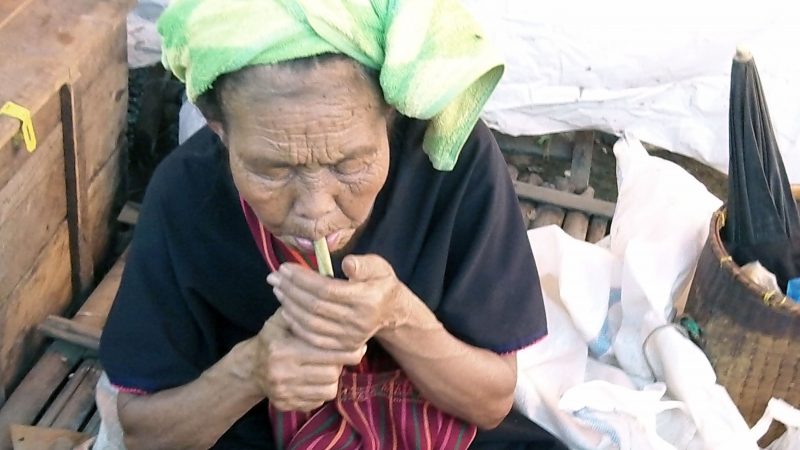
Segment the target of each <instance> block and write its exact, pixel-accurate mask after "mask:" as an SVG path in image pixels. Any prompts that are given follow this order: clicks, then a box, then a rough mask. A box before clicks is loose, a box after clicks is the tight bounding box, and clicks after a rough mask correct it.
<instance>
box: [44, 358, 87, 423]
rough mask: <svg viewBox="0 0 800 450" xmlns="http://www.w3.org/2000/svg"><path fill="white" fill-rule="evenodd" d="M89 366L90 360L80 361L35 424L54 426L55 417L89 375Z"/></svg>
mask: <svg viewBox="0 0 800 450" xmlns="http://www.w3.org/2000/svg"><path fill="white" fill-rule="evenodd" d="M90 367H91V361H86V360H84V361H83V362H81V363H80V365H79V366H78V368H77V369H76V370H75V372H74V373H72V374H71V375H70V376H69V378H68V380H67V383H66V384H65V385H64V387H62V388H61V389H60V390H59V391H58V395H56V398H55V399H53V402H52V403H50V406H48V407H47V409H46V410H45V411H44V414H42V416H41V417H40V418H39V420H37V421H36V426H39V427H52V426H54V425H53V423H54V422H55V421H56V418H58V416H59V414H61V411H63V410H64V408H65V406H66V405H67V403H69V401H70V399H71V398H72V397H73V395H75V393H76V392H77V391H78V388H79V387H80V385H81V383H83V381H84V379H86V377H87V376H88V375H89V369H90Z"/></svg>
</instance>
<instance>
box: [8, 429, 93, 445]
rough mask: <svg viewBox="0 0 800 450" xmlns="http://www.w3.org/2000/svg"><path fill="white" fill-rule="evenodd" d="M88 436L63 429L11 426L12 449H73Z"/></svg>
mask: <svg viewBox="0 0 800 450" xmlns="http://www.w3.org/2000/svg"><path fill="white" fill-rule="evenodd" d="M89 438H90V436H88V435H86V434H84V433H78V432H76V431H70V430H64V429H57V428H45V427H31V426H27V425H12V426H11V440H12V441H13V445H14V450H73V449H75V448H78V447H77V446H79V445H80V444H83V443H84V442H86V441H87V440H88V439H89Z"/></svg>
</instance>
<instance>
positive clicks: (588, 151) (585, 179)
mask: <svg viewBox="0 0 800 450" xmlns="http://www.w3.org/2000/svg"><path fill="white" fill-rule="evenodd" d="M593 147H594V132H592V131H590V130H582V131H578V132H576V133H575V147H574V149H573V150H572V166H571V168H570V175H569V180H570V183H572V188H573V190H574V191H575V193H576V194H582V193H583V191H585V190H586V188H587V187H589V176H590V174H591V171H592V153H593Z"/></svg>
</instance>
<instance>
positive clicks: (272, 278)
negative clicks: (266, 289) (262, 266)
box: [267, 272, 281, 287]
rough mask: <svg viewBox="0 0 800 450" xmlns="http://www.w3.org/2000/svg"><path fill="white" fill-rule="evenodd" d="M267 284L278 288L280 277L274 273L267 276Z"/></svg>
mask: <svg viewBox="0 0 800 450" xmlns="http://www.w3.org/2000/svg"><path fill="white" fill-rule="evenodd" d="M267 283H269V284H270V285H271V286H274V287H277V286H280V284H281V276H280V275H279V274H277V273H275V272H272V273H271V274H269V275H267Z"/></svg>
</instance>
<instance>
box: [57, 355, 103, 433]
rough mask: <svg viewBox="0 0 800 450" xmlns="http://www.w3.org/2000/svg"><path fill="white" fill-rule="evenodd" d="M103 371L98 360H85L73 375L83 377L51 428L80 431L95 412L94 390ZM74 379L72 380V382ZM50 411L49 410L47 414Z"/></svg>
mask: <svg viewBox="0 0 800 450" xmlns="http://www.w3.org/2000/svg"><path fill="white" fill-rule="evenodd" d="M101 372H102V369H101V368H100V364H99V363H98V362H97V360H85V361H84V362H83V363H82V364H81V366H80V367H79V368H78V370H77V371H76V372H75V375H73V378H76V377H78V376H82V379H81V380H80V382H79V383H78V385H77V387H76V388H75V389H74V390H73V392H72V394H71V395H70V396H69V398H68V400H67V401H66V402H65V403H64V405H63V407H62V408H61V410H60V411H59V412H58V414H56V416H55V418H54V420H53V422H52V424H51V425H50V426H52V427H55V428H63V429H67V430H75V431H79V429H80V427H81V425H83V424H84V422H86V421H87V420H89V418H90V416H91V414H92V413H93V412H94V390H95V386H96V385H97V380H99V379H100V373H101ZM71 381H72V379H70V382H71ZM49 412H50V410H49V409H48V411H47V413H49Z"/></svg>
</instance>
